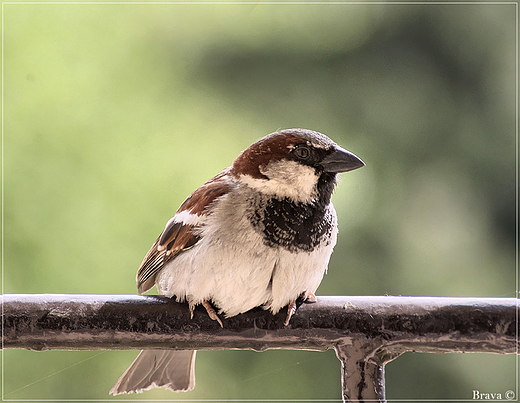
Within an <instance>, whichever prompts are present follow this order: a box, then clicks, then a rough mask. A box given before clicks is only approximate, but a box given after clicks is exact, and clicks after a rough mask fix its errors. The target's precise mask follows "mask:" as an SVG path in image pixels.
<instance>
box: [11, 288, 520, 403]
mask: <svg viewBox="0 0 520 403" xmlns="http://www.w3.org/2000/svg"><path fill="white" fill-rule="evenodd" d="M284 320H285V312H281V313H279V314H277V315H274V316H273V315H272V314H271V313H269V312H267V311H264V310H262V309H260V308H258V309H254V310H252V311H249V312H247V313H244V314H242V315H238V316H235V317H232V318H228V319H225V320H224V328H221V327H220V326H219V324H218V323H217V322H215V321H213V320H211V319H210V318H209V317H208V316H207V314H206V313H205V311H204V309H203V308H197V309H196V311H195V316H194V318H193V319H190V313H189V309H188V305H187V304H179V303H176V302H174V301H172V300H170V299H169V298H166V297H161V296H136V295H80V294H6V295H3V301H2V348H21V349H31V350H47V349H63V350H115V349H117V350H121V349H169V348H172V349H197V350H205V349H206V350H207V349H252V350H257V351H264V350H267V349H274V348H276V349H280V348H282V349H306V350H322V351H323V350H327V349H331V348H333V349H334V350H335V351H336V355H337V357H338V358H339V359H340V360H341V363H342V371H341V379H342V383H341V384H342V397H343V400H344V401H345V402H359V401H367V400H375V401H380V402H383V401H385V379H384V368H385V364H386V363H388V362H389V361H391V360H393V359H395V358H397V357H398V356H399V355H401V354H403V353H404V352H407V351H414V352H427V353H446V352H481V353H498V354H518V351H519V350H518V347H519V342H518V300H517V299H516V298H444V297H391V296H384V297H376V296H337V297H331V296H328V297H325V296H320V297H318V302H316V303H313V304H303V305H301V306H300V307H299V309H298V311H297V312H296V314H295V315H294V316H293V317H292V318H291V322H290V324H289V326H287V327H285V326H284V325H283V322H284Z"/></svg>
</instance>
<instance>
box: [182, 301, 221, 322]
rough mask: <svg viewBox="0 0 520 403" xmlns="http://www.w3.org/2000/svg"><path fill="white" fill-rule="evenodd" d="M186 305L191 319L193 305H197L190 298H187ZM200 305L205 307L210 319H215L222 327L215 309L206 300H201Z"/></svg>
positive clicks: (193, 309)
mask: <svg viewBox="0 0 520 403" xmlns="http://www.w3.org/2000/svg"><path fill="white" fill-rule="evenodd" d="M188 306H189V309H190V318H191V319H193V313H194V312H195V307H196V306H197V304H196V303H195V302H193V301H191V300H188ZM202 306H203V307H204V308H206V312H207V313H208V316H209V317H210V318H211V319H213V320H216V321H217V322H218V324H219V325H220V327H224V325H223V324H222V321H221V320H220V318H219V317H218V315H217V312H215V309H214V308H213V307H212V306H211V304H210V303H209V302H208V301H202Z"/></svg>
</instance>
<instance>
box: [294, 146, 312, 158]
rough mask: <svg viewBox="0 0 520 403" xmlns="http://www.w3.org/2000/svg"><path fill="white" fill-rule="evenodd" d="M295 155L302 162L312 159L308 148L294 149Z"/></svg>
mask: <svg viewBox="0 0 520 403" xmlns="http://www.w3.org/2000/svg"><path fill="white" fill-rule="evenodd" d="M294 155H296V156H297V157H298V158H300V159H302V160H306V159H307V158H309V157H310V155H311V152H310V150H309V148H308V147H297V148H295V149H294Z"/></svg>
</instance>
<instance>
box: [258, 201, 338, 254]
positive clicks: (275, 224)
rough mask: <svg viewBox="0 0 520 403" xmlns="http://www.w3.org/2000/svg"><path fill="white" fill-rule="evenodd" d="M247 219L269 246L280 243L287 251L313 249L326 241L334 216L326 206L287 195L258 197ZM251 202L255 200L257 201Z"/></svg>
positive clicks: (325, 243)
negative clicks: (282, 196)
mask: <svg viewBox="0 0 520 403" xmlns="http://www.w3.org/2000/svg"><path fill="white" fill-rule="evenodd" d="M256 203H258V204H259V205H257V206H255V207H254V208H253V209H252V211H251V214H250V215H249V219H250V221H251V223H252V224H253V226H254V227H255V228H256V229H257V230H258V231H261V232H262V234H263V237H264V242H265V243H266V244H267V245H269V246H281V247H283V248H285V249H287V250H289V251H290V252H299V251H305V252H312V251H313V250H314V249H315V248H316V247H317V246H318V245H320V244H323V245H328V244H329V243H330V238H331V234H332V230H333V228H334V225H335V218H334V217H333V214H332V211H331V209H330V208H328V204H327V206H323V205H320V203H316V204H307V203H300V202H293V201H291V200H289V199H288V198H284V199H277V198H269V199H263V200H261V201H260V200H257V201H256ZM256 203H254V204H256Z"/></svg>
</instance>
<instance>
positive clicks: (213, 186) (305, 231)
mask: <svg viewBox="0 0 520 403" xmlns="http://www.w3.org/2000/svg"><path fill="white" fill-rule="evenodd" d="M363 165H364V163H363V161H361V160H360V159H359V158H358V157H356V156H355V155H354V154H352V153H351V152H349V151H347V150H345V149H343V148H341V147H340V146H338V145H337V144H336V143H334V142H333V141H332V140H331V139H329V138H328V137H327V136H325V135H323V134H321V133H318V132H315V131H311V130H305V129H289V130H282V131H278V132H275V133H272V134H269V135H267V136H265V137H264V138H262V139H260V140H258V141H257V142H256V143H253V144H252V145H251V146H250V147H248V148H247V149H246V150H244V151H243V152H242V153H241V154H240V155H239V156H238V157H237V158H236V159H235V161H234V162H233V164H232V165H231V166H230V167H228V168H226V169H224V170H223V171H222V172H220V173H219V174H218V175H217V176H215V177H214V178H212V179H210V180H209V181H208V182H206V183H204V184H203V185H202V186H201V187H199V188H198V189H197V190H195V191H194V192H193V193H192V194H191V195H189V196H188V198H187V199H186V200H185V201H184V202H183V203H182V204H181V206H180V207H179V209H178V210H177V212H176V213H175V215H174V216H173V218H171V219H170V220H169V221H168V222H167V224H166V227H165V228H164V231H163V232H162V234H161V235H160V236H159V238H158V239H157V240H156V241H155V243H154V244H153V246H152V248H151V249H150V251H149V252H148V253H147V255H146V256H145V258H144V260H143V262H142V264H141V267H140V268H139V271H138V273H137V288H138V291H139V293H143V292H145V291H147V290H149V289H150V288H152V287H153V286H154V285H156V286H157V289H158V291H159V293H160V294H162V295H166V296H168V297H175V298H176V299H177V301H180V302H182V301H187V302H188V304H189V308H190V311H191V313H192V316H193V310H194V309H195V306H196V305H198V304H202V305H203V306H204V308H206V311H207V312H208V314H209V316H210V317H211V318H212V319H214V320H216V321H218V322H219V323H220V325H221V326H222V325H223V324H222V321H221V318H220V316H223V317H231V316H234V315H238V314H240V313H242V312H246V311H249V310H250V309H252V308H255V307H259V306H261V307H263V308H264V309H268V310H270V311H271V312H272V313H273V314H276V313H277V312H278V311H279V310H280V309H282V308H283V307H286V306H287V307H288V310H287V316H286V321H285V324H286V325H287V324H288V323H289V320H290V318H291V315H293V313H294V312H295V310H296V300H297V299H298V298H303V299H314V298H315V297H314V293H315V292H316V289H317V288H318V285H319V284H320V282H321V280H322V278H323V275H324V274H325V272H326V271H327V265H328V262H329V258H330V255H331V253H332V249H333V247H334V245H335V244H336V237H337V232H338V229H337V219H336V212H335V210H334V207H333V205H332V203H331V201H330V198H331V195H332V192H333V190H334V187H335V185H336V174H337V173H339V172H346V171H351V170H353V169H356V168H360V167H362V166H363ZM219 315H220V316H219ZM194 364H195V351H187V350H186V351H173V350H166V351H160V350H144V351H141V353H140V354H139V355H138V356H137V358H136V359H135V361H134V362H133V363H132V365H130V367H129V368H128V369H127V370H126V372H125V373H124V374H123V375H122V376H121V377H120V378H119V380H118V381H117V383H116V384H115V385H114V387H113V388H112V389H111V390H110V393H112V394H114V395H117V394H120V393H133V392H142V391H143V390H147V389H151V388H154V387H165V388H167V389H170V390H173V391H187V390H191V389H193V388H194V386H195V369H194Z"/></svg>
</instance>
